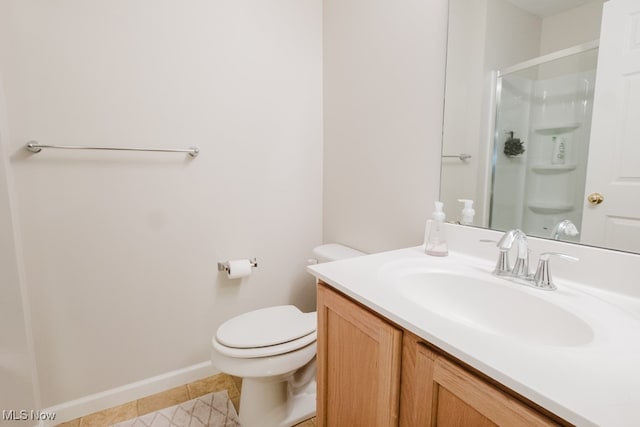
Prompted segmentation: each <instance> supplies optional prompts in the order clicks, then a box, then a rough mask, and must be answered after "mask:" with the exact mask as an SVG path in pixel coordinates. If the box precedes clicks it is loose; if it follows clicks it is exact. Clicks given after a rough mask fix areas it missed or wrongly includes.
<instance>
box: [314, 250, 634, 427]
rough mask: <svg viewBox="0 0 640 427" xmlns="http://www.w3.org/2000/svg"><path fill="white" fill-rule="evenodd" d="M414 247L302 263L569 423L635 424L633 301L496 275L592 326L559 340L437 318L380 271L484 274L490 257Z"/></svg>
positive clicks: (490, 265)
mask: <svg viewBox="0 0 640 427" xmlns="http://www.w3.org/2000/svg"><path fill="white" fill-rule="evenodd" d="M422 249H423V248H422V247H415V248H407V249H400V250H396V251H390V252H383V253H379V254H374V255H368V256H363V257H358V258H350V259H346V260H342V261H336V262H331V263H326V264H318V265H313V266H309V267H308V271H309V272H310V273H311V274H313V275H314V276H316V277H317V278H318V279H320V280H322V281H323V282H326V283H328V284H329V285H331V286H332V287H334V288H335V289H337V290H339V291H341V292H343V293H344V294H346V295H348V296H350V297H351V298H353V299H354V300H356V301H358V302H360V303H362V304H364V305H365V306H367V307H369V308H371V309H373V310H374V311H376V312H378V313H380V314H381V315H382V316H384V317H386V318H387V319H389V320H391V321H393V322H395V323H396V324H398V325H400V326H402V327H403V328H405V329H407V330H409V331H411V332H413V333H415V334H416V335H418V336H420V337H422V338H424V339H425V340H426V341H429V342H431V343H432V344H434V345H436V346H437V347H439V348H441V349H442V350H444V351H446V352H448V353H450V354H451V355H453V356H455V357H457V358H458V359H460V360H462V361H464V362H466V363H468V364H469V365H471V366H473V367H474V368H476V369H478V370H479V371H481V372H483V373H485V374H487V375H488V376H490V377H492V378H494V379H495V380H497V381H499V382H501V383H502V384H504V385H505V386H507V387H509V388H511V389H513V390H514V391H516V392H518V393H520V394H522V395H523V396H525V397H527V398H528V399H530V400H531V401H533V402H535V403H537V404H539V405H541V406H542V407H544V408H546V409H548V410H549V411H551V412H553V413H555V414H557V415H558V416H560V417H562V418H564V419H566V420H567V421H569V422H571V423H574V424H576V425H579V426H583V425H584V426H590V425H601V426H616V427H617V426H640V308H639V307H640V301H639V300H638V299H636V298H631V297H629V296H628V295H617V294H615V293H611V292H608V291H598V290H597V289H593V288H590V287H585V286H581V285H578V284H576V283H572V282H570V281H567V280H562V279H556V280H555V282H556V284H557V285H558V290H556V291H541V290H538V289H533V288H528V287H526V286H523V285H519V284H516V283H512V282H510V281H507V280H500V282H504V286H505V288H511V289H516V290H517V291H518V292H524V293H527V294H529V295H530V296H532V297H534V298H539V299H542V300H545V301H546V302H549V303H552V304H555V305H558V306H560V307H563V308H564V309H566V310H569V311H570V312H571V313H572V314H574V315H575V316H577V317H578V318H580V319H582V320H584V321H585V322H586V323H587V324H588V325H589V326H590V327H591V328H592V330H593V337H592V339H589V340H587V341H585V342H578V343H573V344H571V345H566V346H565V345H554V344H549V343H540V342H536V341H535V340H528V339H527V338H520V337H518V336H514V335H513V334H511V335H509V334H501V333H492V332H491V331H487V330H483V329H481V328H475V327H473V326H469V325H468V324H467V325H465V324H464V322H458V321H453V320H451V319H449V318H447V317H444V316H442V315H438V314H437V313H434V312H432V311H430V310H428V309H426V308H425V307H423V306H420V305H419V304H415V303H413V302H412V301H409V300H408V299H407V298H406V297H403V296H402V295H401V292H398V290H397V289H395V288H394V284H393V282H394V275H393V274H390V273H389V271H395V270H397V269H396V268H395V267H394V266H399V265H400V266H401V265H403V263H404V264H407V265H420V266H422V267H421V268H434V269H438V270H442V271H460V270H464V269H465V268H473V269H474V270H475V271H476V272H477V274H485V273H486V275H487V277H490V278H492V279H491V280H493V276H492V275H491V271H492V270H493V267H494V264H493V263H492V262H491V261H488V260H486V259H482V258H476V257H472V256H469V255H464V254H461V253H456V252H450V255H449V256H448V257H443V258H438V257H430V256H427V255H425V254H424V253H423V251H422ZM634 273H637V272H634ZM500 286H502V285H500ZM509 292H512V290H509ZM518 315H519V313H513V316H518ZM540 315H541V316H542V315H544V313H540ZM505 321H506V322H508V319H505Z"/></svg>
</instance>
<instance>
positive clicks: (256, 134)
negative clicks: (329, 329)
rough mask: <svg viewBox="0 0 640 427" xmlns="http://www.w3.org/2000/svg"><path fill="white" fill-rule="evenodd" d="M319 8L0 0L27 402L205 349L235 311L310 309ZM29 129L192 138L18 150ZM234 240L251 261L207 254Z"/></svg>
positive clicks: (68, 134)
mask: <svg viewBox="0 0 640 427" xmlns="http://www.w3.org/2000/svg"><path fill="white" fill-rule="evenodd" d="M321 19H322V10H321V3H320V1H319V0H314V1H304V2H301V1H295V0H279V1H271V2H263V1H260V0H233V1H231V0H222V1H216V2H211V1H206V0H196V1H191V2H175V1H170V0H160V1H155V2H153V6H151V4H150V3H149V2H147V1H143V0H134V1H130V0H115V1H109V2H86V1H81V0H64V1H58V2H46V1H38V0H7V1H3V2H2V3H0V72H1V73H2V74H3V77H4V80H5V86H6V101H7V106H8V118H9V124H10V127H11V134H10V135H9V138H8V152H9V154H10V157H11V165H10V167H11V169H12V173H13V174H14V175H15V192H16V194H17V207H18V212H19V217H20V223H21V228H20V230H18V231H19V233H20V234H21V236H22V241H23V243H24V254H25V269H26V283H27V287H28V293H29V296H30V301H29V302H30V304H31V307H32V315H33V316H32V321H33V333H34V340H35V349H36V354H37V365H38V369H39V372H40V377H39V380H40V385H41V393H42V403H43V405H44V406H49V405H54V404H58V403H60V402H65V401H69V400H71V399H75V398H78V397H81V396H86V395H88V394H91V393H96V392H99V391H102V390H107V389H111V388H113V387H117V386H120V385H123V384H127V383H131V382H133V381H137V380H141V379H145V378H149V377H152V376H154V375H159V374H163V373H166V372H169V371H172V370H176V369H181V368H184V367H187V366H191V365H194V364H197V363H200V362H206V361H208V360H209V357H210V339H211V337H212V335H213V333H214V331H215V330H216V328H217V326H218V325H219V324H220V323H221V322H222V321H223V320H225V319H227V318H229V317H230V316H232V315H235V314H237V313H240V312H243V311H247V310H249V309H253V308H257V307H262V306H267V305H273V304H283V303H296V304H298V305H299V306H300V307H301V308H302V309H305V310H311V309H313V308H314V306H315V305H314V303H315V301H314V296H313V295H314V290H315V289H314V286H313V280H312V278H311V276H308V275H307V274H306V273H305V271H304V268H305V265H306V259H307V258H308V256H309V254H310V251H311V249H312V248H313V246H314V245H316V244H318V243H320V242H321V212H322V210H321V209H322V208H321V200H322V196H321V185H322V182H321V176H322V171H321V167H322V161H321V159H322V98H321V96H322V92H321V87H322V86H321V85H322V50H321V45H322V36H321V33H322V26H321ZM30 139H37V140H38V141H40V142H41V143H45V144H89V145H110V146H142V147H147V146H159V147H186V146H190V145H196V146H198V147H199V148H200V150H201V153H200V156H199V157H197V158H196V159H190V158H188V157H187V156H186V155H181V154H163V153H162V154H161V153H115V152H89V151H86V152H82V151H63V150H59V151H54V150H49V151H43V152H42V153H40V154H35V155H33V154H29V153H26V152H25V151H24V150H23V149H22V146H23V144H24V143H25V142H26V141H28V140H30ZM0 175H1V174H0ZM0 184H1V183H0ZM3 185H4V184H3ZM0 187H2V185H0ZM0 200H4V196H3V195H2V194H0ZM3 226H5V225H3ZM4 251H5V249H4V248H3V253H4ZM249 256H257V258H258V262H259V267H258V268H257V269H256V270H255V272H254V274H253V275H252V276H251V277H250V278H249V279H245V280H243V281H242V282H237V281H234V282H230V281H229V280H227V279H226V278H225V277H223V276H222V275H220V274H219V273H218V272H217V269H216V262H217V261H222V260H227V259H234V258H242V257H249Z"/></svg>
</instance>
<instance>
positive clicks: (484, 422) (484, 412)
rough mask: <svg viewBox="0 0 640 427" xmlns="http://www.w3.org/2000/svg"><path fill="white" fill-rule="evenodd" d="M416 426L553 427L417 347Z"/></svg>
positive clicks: (545, 418) (482, 381) (441, 359)
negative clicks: (417, 400)
mask: <svg viewBox="0 0 640 427" xmlns="http://www.w3.org/2000/svg"><path fill="white" fill-rule="evenodd" d="M415 378H416V381H417V384H416V385H415V387H416V390H415V392H416V398H417V399H421V401H420V402H416V403H415V405H414V407H415V408H417V409H416V412H415V418H414V422H415V424H414V425H416V426H438V427H449V426H474V427H489V426H509V427H518V426H522V427H530V426H556V425H558V424H556V423H554V422H553V421H552V420H550V419H549V418H547V417H545V416H544V415H542V414H540V413H538V412H536V411H534V410H533V409H531V408H530V407H528V406H526V405H525V404H523V403H522V402H520V401H518V400H516V399H515V398H513V397H511V396H510V395H508V394H506V393H504V392H502V391H501V390H499V389H497V388H496V387H494V386H493V385H491V384H489V383H487V382H486V381H484V380H483V379H481V378H480V377H478V376H476V375H474V374H472V373H470V372H468V371H467V370H465V369H463V368H462V367H460V366H458V365H456V364H454V363H452V362H450V361H449V360H447V359H446V358H444V357H441V356H439V355H437V354H436V353H434V352H432V351H430V350H429V349H427V348H425V347H424V346H422V345H420V344H418V348H417V351H416V359H415Z"/></svg>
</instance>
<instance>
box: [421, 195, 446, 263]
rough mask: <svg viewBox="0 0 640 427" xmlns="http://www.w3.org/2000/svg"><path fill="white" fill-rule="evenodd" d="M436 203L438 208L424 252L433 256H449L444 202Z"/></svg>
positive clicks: (433, 216)
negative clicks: (445, 231)
mask: <svg viewBox="0 0 640 427" xmlns="http://www.w3.org/2000/svg"><path fill="white" fill-rule="evenodd" d="M435 204H436V210H435V211H434V212H433V215H432V218H433V219H432V220H431V227H430V229H429V236H428V237H427V242H426V244H425V250H424V252H425V253H426V254H427V255H432V256H447V255H449V248H448V246H447V239H446V238H445V234H444V220H445V214H444V210H443V208H444V204H443V203H442V202H435Z"/></svg>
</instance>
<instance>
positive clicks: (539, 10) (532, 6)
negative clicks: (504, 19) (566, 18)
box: [509, 0, 604, 18]
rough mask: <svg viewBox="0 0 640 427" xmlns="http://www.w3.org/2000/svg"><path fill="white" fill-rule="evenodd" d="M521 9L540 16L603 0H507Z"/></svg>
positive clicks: (602, 0)
mask: <svg viewBox="0 0 640 427" xmlns="http://www.w3.org/2000/svg"><path fill="white" fill-rule="evenodd" d="M509 1H510V2H511V3H513V4H515V5H516V6H518V7H519V8H521V9H524V10H526V11H527V12H529V13H532V14H534V15H538V16H540V17H541V18H544V17H547V16H551V15H555V14H558V13H560V12H564V11H566V10H569V9H573V8H574V7H578V6H581V5H583V4H586V3H590V2H592V1H600V2H604V0H509Z"/></svg>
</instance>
